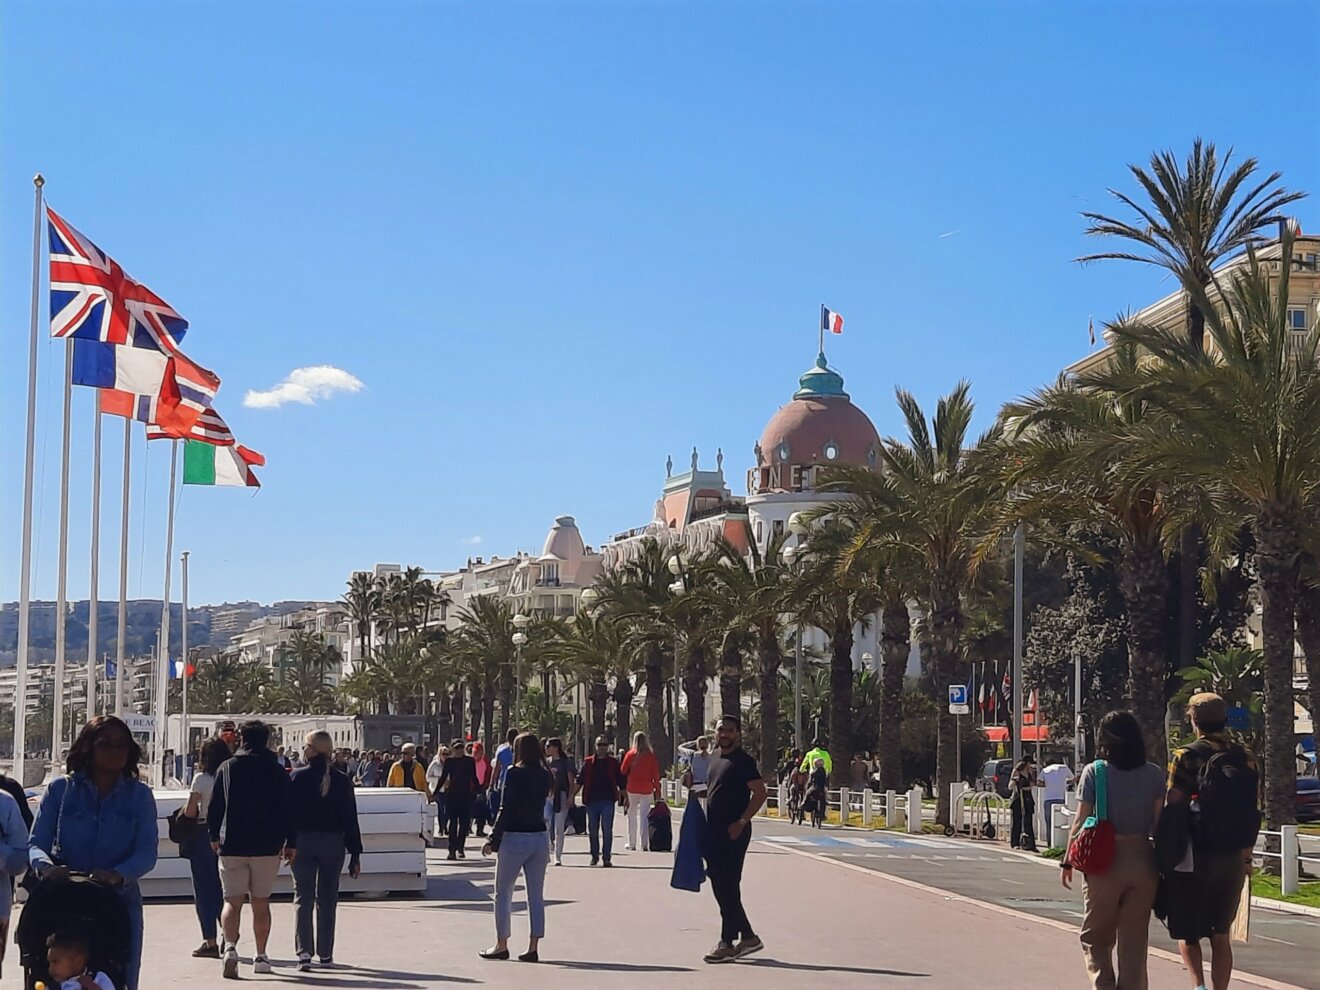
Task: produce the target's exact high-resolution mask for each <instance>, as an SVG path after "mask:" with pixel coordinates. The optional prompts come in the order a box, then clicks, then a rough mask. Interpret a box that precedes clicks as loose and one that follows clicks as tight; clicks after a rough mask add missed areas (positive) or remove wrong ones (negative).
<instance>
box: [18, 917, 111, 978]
mask: <svg viewBox="0 0 1320 990" xmlns="http://www.w3.org/2000/svg"><path fill="white" fill-rule="evenodd" d="M91 951H92V943H91V939H90V938H88V936H87V935H86V934H84V933H83V932H81V931H78V930H76V929H73V928H62V929H60V930H59V931H57V932H55V933H54V934H53V935H51V937H50V938H48V939H46V970H47V972H49V973H50V979H51V983H52V984H53V985H54V986H58V987H59V990H115V985H114V984H113V983H111V982H110V977H108V976H106V975H105V974H104V973H102V972H101V971H100V970H93V969H92V968H90V967H89V966H88V963H87V961H88V959H89V958H90V957H91ZM37 990H46V985H45V984H44V983H42V982H41V981H38V982H37Z"/></svg>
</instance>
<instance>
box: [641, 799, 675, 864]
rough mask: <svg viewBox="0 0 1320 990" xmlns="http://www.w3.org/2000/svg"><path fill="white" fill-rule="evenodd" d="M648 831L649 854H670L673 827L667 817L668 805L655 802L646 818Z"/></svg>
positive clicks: (672, 846) (672, 841)
mask: <svg viewBox="0 0 1320 990" xmlns="http://www.w3.org/2000/svg"><path fill="white" fill-rule="evenodd" d="M646 827H647V829H648V830H649V833H650V834H649V835H648V836H647V839H648V843H647V844H648V846H649V847H650V850H651V852H670V851H671V850H672V849H673V848H674V825H673V821H672V820H671V818H670V815H669V805H667V804H665V802H663V801H657V802H656V805H655V807H654V808H652V809H651V811H650V813H649V814H648V815H647V816H646Z"/></svg>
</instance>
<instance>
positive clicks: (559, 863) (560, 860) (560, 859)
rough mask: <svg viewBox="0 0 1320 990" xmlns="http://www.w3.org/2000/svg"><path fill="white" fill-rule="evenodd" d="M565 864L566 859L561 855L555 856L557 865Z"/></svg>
mask: <svg viewBox="0 0 1320 990" xmlns="http://www.w3.org/2000/svg"><path fill="white" fill-rule="evenodd" d="M563 865H564V861H563V859H562V858H561V857H559V856H556V857H555V866H563Z"/></svg>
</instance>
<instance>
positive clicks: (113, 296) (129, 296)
mask: <svg viewBox="0 0 1320 990" xmlns="http://www.w3.org/2000/svg"><path fill="white" fill-rule="evenodd" d="M46 220H47V223H46V227H47V230H48V231H49V236H50V335H51V336H52V337H76V338H79V339H82V340H98V341H102V342H104V343H106V344H126V345H129V346H132V347H141V348H149V349H152V350H157V351H164V352H165V353H167V354H173V353H175V352H177V351H178V349H179V341H180V340H182V339H183V335H184V332H185V331H186V330H187V329H188V321H187V320H185V319H184V318H183V317H182V316H180V315H179V314H178V312H177V311H175V309H174V307H172V306H171V305H170V304H169V303H167V302H166V301H165V300H164V299H162V298H160V296H158V295H156V294H155V293H154V292H152V291H151V290H150V289H148V288H147V287H146V286H145V285H143V284H142V283H141V282H139V281H137V280H136V279H134V278H133V277H132V276H130V275H129V274H128V273H127V272H125V271H124V269H123V268H121V267H120V266H119V263H118V262H116V261H115V260H114V259H113V258H111V257H110V256H109V255H108V254H106V253H105V252H104V251H102V250H101V249H100V248H98V247H97V246H96V245H95V244H93V243H92V241H91V240H90V239H89V238H87V237H85V236H84V235H83V234H81V233H79V232H78V231H77V230H76V229H75V228H74V227H73V226H72V225H70V224H69V222H68V221H66V220H65V219H64V218H63V217H61V216H60V215H59V214H58V213H56V212H55V211H54V210H52V209H50V208H49V207H47V208H46Z"/></svg>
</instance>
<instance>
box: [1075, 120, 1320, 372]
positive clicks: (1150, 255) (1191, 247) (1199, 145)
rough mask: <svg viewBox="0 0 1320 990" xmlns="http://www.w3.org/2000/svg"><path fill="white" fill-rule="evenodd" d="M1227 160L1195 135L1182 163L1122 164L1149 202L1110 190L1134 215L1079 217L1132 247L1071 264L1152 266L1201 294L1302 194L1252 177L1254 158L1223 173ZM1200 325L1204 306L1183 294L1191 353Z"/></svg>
mask: <svg viewBox="0 0 1320 990" xmlns="http://www.w3.org/2000/svg"><path fill="white" fill-rule="evenodd" d="M1232 157H1233V149H1232V148H1229V149H1228V152H1227V153H1226V154H1225V155H1224V158H1223V161H1222V162H1221V161H1220V160H1219V152H1218V149H1216V148H1215V145H1214V142H1211V143H1209V144H1205V143H1203V142H1202V140H1201V139H1200V138H1199V137H1198V138H1196V140H1195V141H1193V142H1192V150H1191V152H1190V153H1189V154H1188V155H1187V163H1186V165H1185V166H1182V165H1180V164H1179V162H1178V159H1177V158H1175V157H1174V155H1173V152H1172V151H1161V152H1157V153H1155V154H1153V155H1151V158H1150V171H1149V172H1147V171H1146V169H1144V168H1142V167H1141V166H1140V165H1128V171H1129V172H1131V173H1132V176H1133V178H1135V179H1136V180H1137V183H1138V184H1139V185H1140V186H1141V188H1142V190H1143V191H1144V192H1145V194H1146V198H1148V199H1149V200H1150V203H1149V205H1141V204H1139V203H1138V202H1137V201H1136V200H1135V199H1133V198H1132V197H1130V196H1128V195H1127V194H1125V193H1121V192H1118V191H1117V190H1114V189H1111V190H1109V192H1110V195H1112V196H1113V197H1114V198H1115V199H1117V200H1118V201H1119V202H1120V203H1122V204H1123V205H1124V206H1126V207H1127V208H1128V209H1130V210H1131V211H1132V212H1133V213H1134V214H1136V216H1135V217H1134V218H1132V219H1129V220H1121V219H1116V218H1114V217H1110V216H1106V215H1105V214H1103V213H1083V214H1082V216H1083V217H1085V218H1086V219H1087V220H1088V221H1090V225H1089V226H1088V227H1087V228H1086V233H1087V234H1090V235H1092V236H1094V237H1118V238H1121V239H1123V240H1125V241H1130V242H1131V243H1132V244H1133V245H1134V247H1133V248H1132V249H1131V250H1126V251H1105V252H1101V253H1098V254H1088V255H1085V256H1083V257H1081V258H1078V259H1077V260H1078V261H1081V262H1090V261H1101V260H1106V259H1118V260H1120V261H1137V262H1141V263H1142V264H1146V265H1155V266H1156V267H1159V268H1163V269H1165V270H1167V271H1168V272H1169V273H1171V274H1172V275H1174V276H1175V277H1176V278H1177V279H1178V281H1179V282H1180V283H1182V284H1184V285H1186V284H1188V283H1193V284H1195V285H1198V286H1200V288H1201V290H1202V291H1203V292H1204V290H1205V289H1207V288H1208V287H1209V286H1210V285H1211V284H1212V282H1213V281H1214V277H1215V276H1214V270H1215V268H1216V267H1218V266H1219V264H1220V263H1221V262H1223V261H1226V260H1227V259H1228V258H1230V257H1232V256H1233V255H1235V254H1237V253H1238V252H1240V251H1242V250H1244V249H1245V248H1246V247H1248V246H1249V245H1252V244H1255V243H1256V242H1257V240H1258V234H1259V232H1260V231H1261V230H1262V229H1264V228H1265V227H1268V226H1269V225H1271V224H1274V223H1278V222H1279V221H1280V220H1282V219H1283V214H1282V212H1281V211H1282V210H1283V208H1284V207H1285V206H1287V205H1288V204H1290V203H1295V202H1297V201H1298V200H1300V199H1302V198H1304V197H1305V196H1306V193H1304V192H1288V191H1287V190H1285V189H1284V188H1283V187H1282V186H1279V185H1275V183H1277V182H1278V181H1279V180H1280V179H1281V178H1283V175H1282V173H1280V172H1271V173H1270V174H1269V175H1268V176H1267V177H1265V178H1264V179H1257V178H1254V177H1253V176H1254V175H1255V173H1256V170H1257V167H1258V166H1259V162H1257V160H1256V159H1255V158H1247V159H1245V160H1243V161H1242V163H1241V164H1239V165H1238V166H1237V167H1236V168H1234V169H1233V170H1232V171H1229V160H1230V159H1231V158H1232ZM1271 186H1273V188H1270V187H1271ZM1205 321H1206V311H1205V309H1203V308H1202V306H1201V304H1200V302H1199V301H1198V300H1196V299H1194V298H1191V297H1190V296H1189V298H1188V301H1187V340H1188V342H1189V343H1190V344H1191V345H1192V346H1193V347H1194V348H1197V349H1200V348H1203V347H1204V346H1205Z"/></svg>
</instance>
